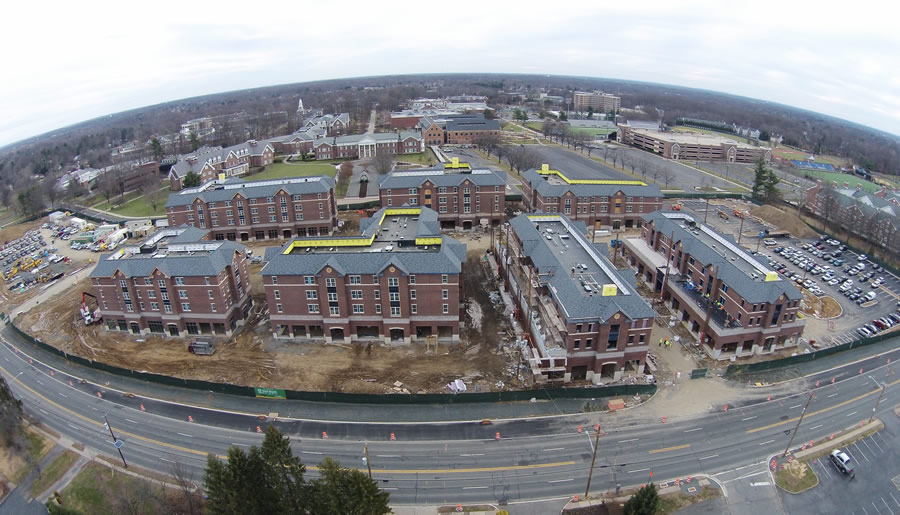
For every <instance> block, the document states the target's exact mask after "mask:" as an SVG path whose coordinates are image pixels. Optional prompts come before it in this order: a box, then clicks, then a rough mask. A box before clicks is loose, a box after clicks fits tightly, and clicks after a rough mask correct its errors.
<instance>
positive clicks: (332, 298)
mask: <svg viewBox="0 0 900 515" xmlns="http://www.w3.org/2000/svg"><path fill="white" fill-rule="evenodd" d="M337 300H338V299H337V293H334V292H329V293H328V302H337Z"/></svg>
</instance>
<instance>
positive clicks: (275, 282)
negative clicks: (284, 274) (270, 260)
mask: <svg viewBox="0 0 900 515" xmlns="http://www.w3.org/2000/svg"><path fill="white" fill-rule="evenodd" d="M272 284H278V276H277V275H273V276H272Z"/></svg>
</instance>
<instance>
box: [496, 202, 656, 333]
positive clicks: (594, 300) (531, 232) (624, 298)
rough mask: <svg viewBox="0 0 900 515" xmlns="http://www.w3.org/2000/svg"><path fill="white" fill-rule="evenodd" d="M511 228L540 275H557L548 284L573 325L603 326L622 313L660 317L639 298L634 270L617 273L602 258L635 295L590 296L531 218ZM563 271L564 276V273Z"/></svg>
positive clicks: (515, 222)
mask: <svg viewBox="0 0 900 515" xmlns="http://www.w3.org/2000/svg"><path fill="white" fill-rule="evenodd" d="M560 216H562V215H560ZM510 225H511V227H512V228H513V231H515V233H516V236H517V237H518V239H519V241H521V242H522V247H523V249H524V251H525V254H526V255H527V256H528V257H529V258H530V259H531V261H532V263H534V266H535V267H537V270H538V273H539V274H548V273H550V272H553V275H552V276H550V278H549V280H548V283H549V285H550V286H552V287H553V289H554V290H555V294H554V296H553V300H554V302H557V303H560V304H562V305H563V307H564V310H565V312H567V313H568V314H569V321H572V320H576V319H590V320H598V319H599V320H600V321H601V322H605V321H606V320H609V319H610V318H611V317H612V316H613V315H614V314H616V313H622V314H623V315H625V316H626V317H627V318H628V319H630V320H634V319H638V318H652V317H655V316H656V312H655V311H653V308H651V307H650V306H649V305H648V304H647V303H646V302H645V301H644V299H642V298H641V296H640V295H638V294H637V291H636V288H635V283H636V281H635V278H634V272H632V271H631V270H616V268H615V267H614V266H613V265H612V263H610V262H609V259H607V258H606V256H605V255H601V256H600V259H602V260H604V263H605V264H606V265H607V267H608V268H609V269H610V270H613V271H614V273H616V275H617V276H618V277H619V278H620V279H622V280H624V281H626V282H627V283H628V284H629V285H630V286H631V289H632V292H631V295H622V294H621V293H620V294H617V295H615V296H608V297H604V296H601V295H593V296H589V295H586V294H585V292H584V291H583V290H582V289H580V288H579V284H578V283H576V282H575V280H574V279H572V278H571V277H570V276H569V275H568V274H567V273H565V270H564V267H563V266H562V264H561V263H560V261H559V259H558V258H557V256H556V255H555V254H554V253H553V251H552V250H551V249H550V248H549V247H548V246H547V243H546V240H545V239H544V238H543V237H542V235H541V233H540V232H538V230H537V229H536V228H535V227H534V223H532V222H531V221H530V220H529V219H528V216H527V215H519V216H517V217H515V218H513V219H512V220H510ZM571 236H572V237H573V238H584V237H585V236H584V234H573V235H571ZM561 271H562V273H560V272H561Z"/></svg>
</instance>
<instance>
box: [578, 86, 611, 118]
mask: <svg viewBox="0 0 900 515" xmlns="http://www.w3.org/2000/svg"><path fill="white" fill-rule="evenodd" d="M572 103H573V107H574V109H575V111H576V112H579V113H586V112H587V110H588V108H589V107H590V108H593V110H594V112H595V113H608V112H610V111H616V112H618V111H619V109H621V108H622V99H621V98H619V97H617V96H615V95H610V94H609V93H603V92H601V91H592V92H587V91H576V92H575V95H574V97H573V100H572Z"/></svg>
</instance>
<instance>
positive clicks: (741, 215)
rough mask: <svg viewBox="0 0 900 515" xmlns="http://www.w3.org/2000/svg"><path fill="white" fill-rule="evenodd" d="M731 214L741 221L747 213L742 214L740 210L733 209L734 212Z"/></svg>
mask: <svg viewBox="0 0 900 515" xmlns="http://www.w3.org/2000/svg"><path fill="white" fill-rule="evenodd" d="M732 214H733V215H734V216H736V217H738V218H740V219H742V220H743V218H744V217H745V216H747V213H744V212H743V211H741V210H740V209H735V210H734V212H733V213H732Z"/></svg>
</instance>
